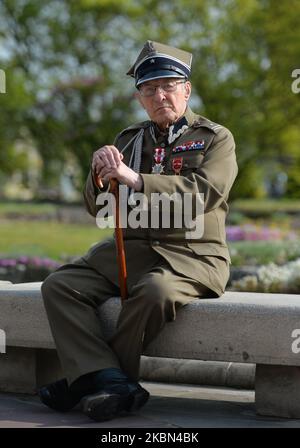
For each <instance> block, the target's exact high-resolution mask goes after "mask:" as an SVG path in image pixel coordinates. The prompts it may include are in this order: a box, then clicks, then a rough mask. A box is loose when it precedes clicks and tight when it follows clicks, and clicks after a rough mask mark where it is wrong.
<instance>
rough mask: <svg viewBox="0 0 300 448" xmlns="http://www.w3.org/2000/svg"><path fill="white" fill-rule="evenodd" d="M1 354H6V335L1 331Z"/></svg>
mask: <svg viewBox="0 0 300 448" xmlns="http://www.w3.org/2000/svg"><path fill="white" fill-rule="evenodd" d="M0 353H6V334H5V331H4V330H1V329H0Z"/></svg>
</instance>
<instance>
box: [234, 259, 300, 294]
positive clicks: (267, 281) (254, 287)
mask: <svg viewBox="0 0 300 448" xmlns="http://www.w3.org/2000/svg"><path fill="white" fill-rule="evenodd" d="M231 289H232V290H233V291H251V292H269V293H286V294H300V258H298V259H297V260H295V261H291V262H289V263H287V264H286V265H284V266H278V265H276V264H275V263H270V264H268V265H266V266H261V267H260V268H258V269H257V271H256V274H255V275H246V276H245V277H243V278H241V279H240V280H237V281H232V285H231ZM299 300H300V297H299Z"/></svg>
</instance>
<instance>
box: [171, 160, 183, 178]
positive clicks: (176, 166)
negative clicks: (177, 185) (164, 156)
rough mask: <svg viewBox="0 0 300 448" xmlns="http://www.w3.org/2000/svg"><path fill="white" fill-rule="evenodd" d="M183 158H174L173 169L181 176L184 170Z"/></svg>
mask: <svg viewBox="0 0 300 448" xmlns="http://www.w3.org/2000/svg"><path fill="white" fill-rule="evenodd" d="M182 163H183V157H174V159H172V169H173V171H174V173H175V174H176V175H178V176H179V175H180V170H181V168H182Z"/></svg>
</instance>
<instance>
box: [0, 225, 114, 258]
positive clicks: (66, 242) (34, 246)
mask: <svg viewBox="0 0 300 448" xmlns="http://www.w3.org/2000/svg"><path fill="white" fill-rule="evenodd" d="M112 232H113V230H112V229H99V228H98V227H97V226H96V224H95V225H93V224H91V225H80V224H63V223H58V222H55V221H49V222H45V221H20V220H7V221H6V220H3V221H0V235H1V236H0V256H1V257H3V256H10V257H13V256H19V255H27V256H40V257H50V258H53V259H54V260H61V259H63V258H65V257H72V256H77V255H83V254H84V253H85V252H86V251H87V250H88V249H89V248H90V247H91V245H92V244H94V243H96V242H98V241H100V240H102V239H104V238H106V237H107V236H110V235H111V234H112Z"/></svg>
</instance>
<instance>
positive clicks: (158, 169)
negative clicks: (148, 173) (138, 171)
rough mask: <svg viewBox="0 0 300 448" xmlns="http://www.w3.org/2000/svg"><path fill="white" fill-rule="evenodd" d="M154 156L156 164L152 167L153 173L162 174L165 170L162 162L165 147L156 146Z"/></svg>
mask: <svg viewBox="0 0 300 448" xmlns="http://www.w3.org/2000/svg"><path fill="white" fill-rule="evenodd" d="M153 158H154V161H155V165H153V167H152V174H162V173H163V172H164V167H163V165H162V162H163V161H164V158H165V148H155V149H154V156H153Z"/></svg>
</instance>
